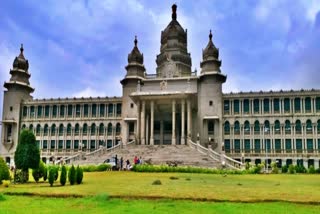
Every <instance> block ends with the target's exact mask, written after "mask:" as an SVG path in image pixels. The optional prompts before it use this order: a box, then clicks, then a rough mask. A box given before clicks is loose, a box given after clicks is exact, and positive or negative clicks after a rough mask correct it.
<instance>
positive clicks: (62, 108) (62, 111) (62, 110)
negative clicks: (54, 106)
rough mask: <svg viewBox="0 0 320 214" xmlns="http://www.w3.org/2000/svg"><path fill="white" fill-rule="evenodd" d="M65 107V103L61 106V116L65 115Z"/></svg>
mask: <svg viewBox="0 0 320 214" xmlns="http://www.w3.org/2000/svg"><path fill="white" fill-rule="evenodd" d="M64 108H65V106H64V105H61V106H60V117H64Z"/></svg>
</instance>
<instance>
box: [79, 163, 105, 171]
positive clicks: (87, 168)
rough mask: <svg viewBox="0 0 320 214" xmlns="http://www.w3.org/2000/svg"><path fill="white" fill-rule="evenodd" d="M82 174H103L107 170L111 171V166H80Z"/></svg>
mask: <svg viewBox="0 0 320 214" xmlns="http://www.w3.org/2000/svg"><path fill="white" fill-rule="evenodd" d="M81 168H82V169H83V172H103V171H107V170H111V165H110V164H105V163H103V164H100V165H97V166H96V165H87V166H82V167H81Z"/></svg>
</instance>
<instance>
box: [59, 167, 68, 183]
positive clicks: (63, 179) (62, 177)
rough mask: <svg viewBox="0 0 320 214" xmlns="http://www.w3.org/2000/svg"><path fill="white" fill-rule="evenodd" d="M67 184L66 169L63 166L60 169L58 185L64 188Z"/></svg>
mask: <svg viewBox="0 0 320 214" xmlns="http://www.w3.org/2000/svg"><path fill="white" fill-rule="evenodd" d="M66 182H67V169H66V167H65V166H64V165H63V166H62V167H61V174H60V184H61V185H62V186H64V185H65V184H66Z"/></svg>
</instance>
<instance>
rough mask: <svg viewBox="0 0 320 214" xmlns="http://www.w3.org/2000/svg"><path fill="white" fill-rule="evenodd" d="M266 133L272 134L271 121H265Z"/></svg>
mask: <svg viewBox="0 0 320 214" xmlns="http://www.w3.org/2000/svg"><path fill="white" fill-rule="evenodd" d="M263 131H264V133H265V134H269V133H270V122H269V120H266V121H264V130H263Z"/></svg>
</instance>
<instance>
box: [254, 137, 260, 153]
mask: <svg viewBox="0 0 320 214" xmlns="http://www.w3.org/2000/svg"><path fill="white" fill-rule="evenodd" d="M260 150H261V146H260V139H255V140H254V152H255V153H260Z"/></svg>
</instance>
